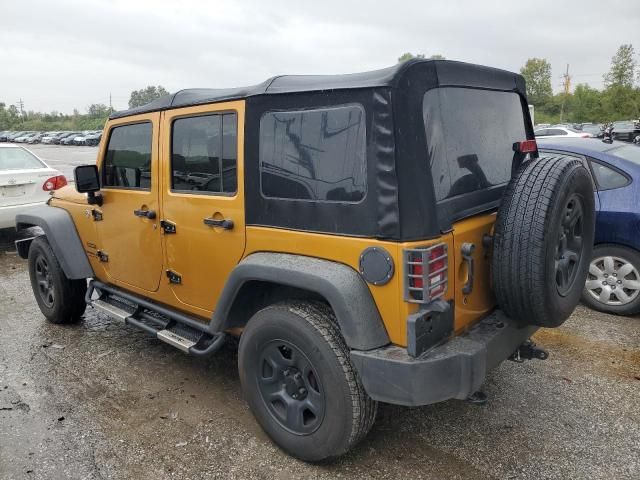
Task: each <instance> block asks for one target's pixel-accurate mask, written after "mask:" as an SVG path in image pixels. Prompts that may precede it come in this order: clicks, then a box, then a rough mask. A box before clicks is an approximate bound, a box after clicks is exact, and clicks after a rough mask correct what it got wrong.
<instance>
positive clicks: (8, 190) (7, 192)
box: [0, 185, 27, 198]
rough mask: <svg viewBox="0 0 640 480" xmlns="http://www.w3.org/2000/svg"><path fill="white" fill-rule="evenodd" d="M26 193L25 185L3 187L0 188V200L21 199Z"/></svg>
mask: <svg viewBox="0 0 640 480" xmlns="http://www.w3.org/2000/svg"><path fill="white" fill-rule="evenodd" d="M26 193H27V190H26V185H5V186H2V187H0V198H2V197H4V198H9V197H22V196H23V195H26Z"/></svg>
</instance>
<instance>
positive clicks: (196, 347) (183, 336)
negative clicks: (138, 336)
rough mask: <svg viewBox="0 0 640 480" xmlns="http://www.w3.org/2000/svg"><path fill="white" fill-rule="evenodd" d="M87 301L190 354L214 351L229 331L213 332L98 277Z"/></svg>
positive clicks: (119, 319)
mask: <svg viewBox="0 0 640 480" xmlns="http://www.w3.org/2000/svg"><path fill="white" fill-rule="evenodd" d="M94 292H97V293H98V298H95V299H94V298H92V297H93V293H94ZM86 301H87V304H88V305H90V306H92V307H93V308H95V309H96V310H98V311H99V312H101V313H104V314H105V315H107V316H109V317H111V318H113V319H116V320H118V321H120V322H123V323H125V324H126V325H131V326H133V327H136V328H139V329H141V330H143V331H145V332H147V333H149V334H150V335H152V336H153V337H155V338H157V339H158V340H160V341H162V342H165V343H167V344H168V345H171V346H172V347H175V348H177V349H178V350H181V351H182V352H185V353H187V354H189V355H194V356H198V357H207V356H209V355H212V354H213V353H215V352H216V351H218V350H219V349H220V347H221V346H222V345H223V344H224V343H225V341H226V339H227V334H226V333H211V332H210V331H209V330H208V328H207V327H208V326H207V325H206V324H204V323H202V322H201V321H198V320H196V319H193V318H191V317H187V316H186V315H184V314H183V313H180V312H174V311H172V310H170V309H168V308H166V307H164V306H159V305H155V304H153V303H152V302H150V301H149V300H147V299H145V298H140V297H137V296H136V295H133V294H131V293H129V292H124V291H122V290H120V289H117V288H115V287H112V286H110V285H107V284H104V283H102V282H99V281H97V280H92V281H90V282H89V289H88V291H87V295H86Z"/></svg>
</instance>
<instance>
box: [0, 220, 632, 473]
mask: <svg viewBox="0 0 640 480" xmlns="http://www.w3.org/2000/svg"><path fill="white" fill-rule="evenodd" d="M14 239H15V234H13V233H12V232H11V231H4V232H1V231H0V478H1V479H3V480H4V479H63V478H69V479H101V478H104V479H107V478H114V479H146V478H153V479H170V478H179V479H199V478H287V479H290V478H393V479H397V478H425V479H441V478H456V479H467V478H468V479H480V478H572V479H578V478H585V479H586V478H589V479H596V478H602V479H604V478H607V479H610V478H616V479H623V478H629V479H631V478H636V479H637V478H638V476H639V472H640V400H639V399H640V317H636V318H625V317H615V316H609V315H603V314H599V313H596V312H593V311H590V310H587V309H586V308H583V307H579V308H578V309H577V310H576V312H575V313H574V315H573V316H572V317H571V319H570V320H569V321H567V322H566V323H565V325H563V326H562V327H561V328H559V329H556V330H545V331H541V332H539V333H538V334H537V336H536V340H537V342H538V343H539V344H541V345H543V346H545V347H547V348H548V349H549V351H550V353H551V357H550V359H549V360H547V361H545V362H540V361H534V362H527V363H524V364H515V363H512V362H505V363H504V364H503V365H501V366H500V367H498V368H497V369H496V370H494V371H493V372H491V374H490V375H489V378H488V381H487V384H486V385H485V387H484V391H485V392H486V393H487V395H488V397H489V402H488V403H487V404H486V405H484V406H474V405H471V404H469V403H466V402H461V401H449V402H444V403H441V404H438V405H432V406H428V407H421V408H413V409H411V408H402V407H396V406H390V405H382V406H381V408H380V410H379V413H378V419H377V422H376V424H375V425H374V427H373V430H372V431H371V433H370V434H369V436H368V437H367V438H366V439H365V440H364V441H363V442H362V443H360V444H359V445H358V446H357V447H356V448H355V449H354V450H353V451H352V452H351V453H349V454H348V455H346V456H344V457H342V458H340V459H339V460H337V461H334V462H329V463H323V464H320V465H309V464H305V463H303V462H299V461H297V460H294V459H292V458H290V457H288V456H287V455H285V454H284V453H282V452H280V451H279V450H278V449H277V448H276V447H275V446H274V445H273V444H272V443H271V442H270V441H269V439H268V438H267V436H266V435H265V434H264V433H263V432H262V431H261V430H260V428H259V427H258V425H257V424H256V422H255V421H254V419H253V417H252V415H251V413H250V412H249V410H248V408H247V406H246V404H245V402H244V401H243V399H242V395H241V391H240V384H239V380H238V374H237V370H236V363H237V355H236V346H235V345H233V344H230V345H228V346H227V347H225V348H224V349H223V350H222V351H221V352H219V353H218V354H217V355H216V356H214V357H213V358H211V359H208V360H199V359H195V358H191V357H188V356H186V355H184V354H182V353H181V352H179V351H177V350H175V349H173V348H172V347H170V346H168V345H166V344H164V343H161V342H159V341H157V340H154V339H151V338H149V337H148V336H147V335H146V334H144V333H141V332H139V331H137V330H135V329H133V328H130V327H123V326H121V325H119V324H116V323H112V322H111V321H110V320H108V319H107V318H106V317H104V316H102V315H101V314H97V313H96V312H94V311H92V310H88V311H87V314H86V315H85V318H84V320H83V321H82V322H81V323H79V324H77V325H72V326H56V325H52V324H48V323H46V322H45V320H44V318H43V317H42V315H41V314H40V311H39V310H38V307H37V305H36V302H35V300H34V298H33V296H32V293H31V287H30V284H29V278H28V273H27V269H26V262H24V261H23V260H21V259H20V258H18V256H17V255H16V253H15V250H14V249H13V240H14Z"/></svg>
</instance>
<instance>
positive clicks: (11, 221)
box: [0, 200, 46, 228]
mask: <svg viewBox="0 0 640 480" xmlns="http://www.w3.org/2000/svg"><path fill="white" fill-rule="evenodd" d="M45 203H46V200H42V201H40V202H36V203H25V204H23V205H10V206H8V207H2V206H0V228H13V227H15V226H16V215H18V214H19V213H27V212H30V211H32V210H33V209H35V208H38V207H42V206H43V205H45Z"/></svg>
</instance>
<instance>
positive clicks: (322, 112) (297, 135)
mask: <svg viewBox="0 0 640 480" xmlns="http://www.w3.org/2000/svg"><path fill="white" fill-rule="evenodd" d="M365 122H366V119H365V112H364V108H363V107H362V106H361V105H359V104H348V105H339V106H334V107H324V108H316V109H309V110H296V111H290V110H289V111H270V112H266V113H265V114H264V115H263V116H262V118H261V119H260V147H259V148H260V151H259V158H260V188H261V192H262V195H263V196H264V197H268V198H279V199H291V200H307V201H316V202H347V203H357V202H360V201H361V200H363V199H364V197H365V195H366V191H367V187H366V168H367V166H366V126H365Z"/></svg>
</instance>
